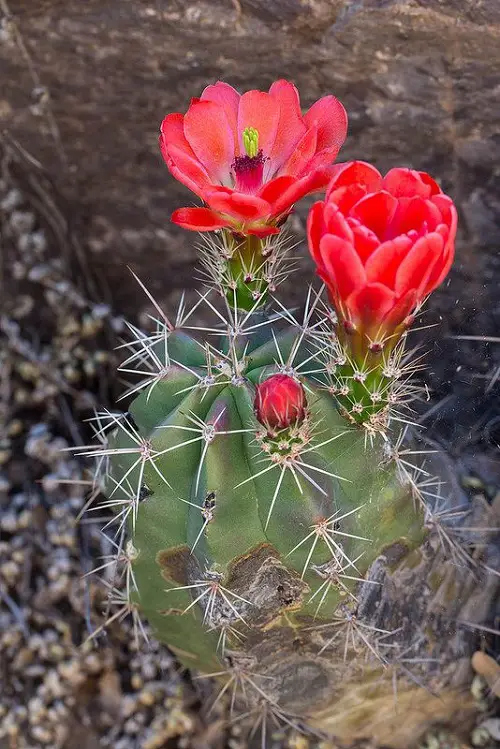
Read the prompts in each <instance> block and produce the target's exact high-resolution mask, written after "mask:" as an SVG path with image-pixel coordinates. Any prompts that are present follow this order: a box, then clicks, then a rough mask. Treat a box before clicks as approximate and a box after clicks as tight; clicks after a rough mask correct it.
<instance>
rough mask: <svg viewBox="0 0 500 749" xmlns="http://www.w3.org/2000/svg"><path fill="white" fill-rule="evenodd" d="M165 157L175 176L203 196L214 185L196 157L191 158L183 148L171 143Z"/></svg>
mask: <svg viewBox="0 0 500 749" xmlns="http://www.w3.org/2000/svg"><path fill="white" fill-rule="evenodd" d="M160 137H161V136H160ZM164 158H165V161H166V162H167V166H168V168H169V169H170V171H171V173H172V174H173V176H174V177H175V178H176V179H178V180H179V182H182V184H183V185H186V187H189V189H190V190H192V191H193V192H194V193H196V195H199V196H200V198H203V195H204V193H205V191H206V190H207V188H210V187H211V186H212V182H211V181H210V178H209V176H208V174H207V173H206V171H205V169H204V167H203V166H202V165H201V164H200V162H199V161H198V160H197V159H196V157H195V156H193V157H192V158H191V156H188V154H187V153H186V152H185V151H184V150H183V149H181V148H177V146H174V145H170V146H169V148H168V149H166V150H165V153H164Z"/></svg>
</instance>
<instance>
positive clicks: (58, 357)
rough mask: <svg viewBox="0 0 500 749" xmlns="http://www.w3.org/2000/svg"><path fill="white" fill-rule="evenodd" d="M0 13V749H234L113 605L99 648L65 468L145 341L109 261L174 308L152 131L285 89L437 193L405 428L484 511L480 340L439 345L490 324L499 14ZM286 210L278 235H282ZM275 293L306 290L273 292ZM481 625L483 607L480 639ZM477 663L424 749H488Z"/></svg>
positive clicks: (468, 9) (177, 282) (120, 275)
mask: <svg viewBox="0 0 500 749" xmlns="http://www.w3.org/2000/svg"><path fill="white" fill-rule="evenodd" d="M2 15H3V18H2V25H1V27H0V71H1V75H2V83H3V86H2V91H1V94H0V121H1V123H0V129H1V131H2V133H3V134H2V141H1V145H0V151H1V174H0V217H1V234H0V242H1V247H0V250H1V256H0V257H1V262H0V336H1V343H0V437H1V442H0V511H1V515H0V749H41V748H42V747H47V746H50V747H54V749H63V748H64V749H70V747H71V748H72V747H75V746H76V747H78V748H80V747H82V749H97V747H98V746H103V747H106V746H107V747H110V748H111V747H112V748H113V749H155V748H156V749H160V748H162V747H174V746H180V747H193V749H204V748H205V747H209V746H213V747H224V746H228V747H229V746H232V747H236V746H238V745H241V746H246V745H247V744H245V741H244V740H241V739H240V738H239V737H238V731H239V730H240V729H239V726H238V725H235V726H233V727H232V728H230V729H228V728H227V727H226V726H225V725H224V723H223V721H222V717H224V716H222V715H220V714H219V711H218V709H217V710H215V711H213V712H212V713H211V714H210V715H209V716H207V707H206V706H207V705H209V704H210V698H211V690H210V687H209V686H208V685H206V684H205V682H193V681H190V680H189V679H188V677H186V675H185V674H183V673H182V672H180V670H179V667H178V665H177V664H176V663H175V661H174V660H173V659H172V657H171V655H170V654H169V653H168V651H167V650H166V649H165V648H162V647H160V646H158V645H157V644H156V643H154V642H150V644H149V646H146V647H144V646H141V647H138V646H137V645H136V636H135V635H136V633H135V632H134V622H133V621H130V617H124V618H123V619H122V616H121V614H120V613H119V612H120V599H119V592H117V591H114V596H113V597H114V599H115V604H116V605H115V607H114V608H113V610H112V613H117V614H118V615H117V617H116V619H115V620H114V622H113V623H112V626H111V627H110V628H109V630H108V633H107V634H105V633H104V632H101V631H100V630H99V628H100V627H101V625H102V624H103V622H104V619H105V617H106V611H107V606H108V603H107V599H108V593H109V588H110V587H111V588H113V589H114V588H116V587H117V584H116V581H115V580H114V579H113V575H112V573H111V572H110V569H109V568H108V569H106V570H104V582H99V581H98V579H97V576H95V575H90V576H87V577H83V578H82V574H86V573H88V572H90V571H91V570H92V569H93V568H95V567H98V566H100V565H101V564H103V563H105V561H106V559H105V560H104V561H102V560H101V561H100V558H101V557H106V555H109V554H111V553H112V550H113V547H112V543H111V542H110V541H109V539H107V538H106V537H105V536H103V535H102V534H101V533H100V532H99V528H100V527H101V526H102V522H99V519H98V518H95V519H94V517H93V516H92V515H88V516H87V519H86V520H85V521H84V522H80V523H78V522H77V518H78V517H79V515H80V513H81V511H82V509H83V506H84V504H85V497H86V492H87V490H88V488H89V483H88V482H89V481H90V477H89V475H88V473H87V471H86V468H85V466H84V465H83V464H82V463H81V462H77V461H75V460H74V459H73V457H72V456H71V453H70V452H61V449H65V448H66V447H68V446H70V445H74V444H82V443H85V442H86V441H88V439H89V434H90V430H89V429H88V428H87V427H88V425H86V424H85V422H84V420H85V419H86V418H88V417H89V416H90V415H91V413H92V409H93V408H94V407H99V406H101V405H103V404H104V405H108V406H110V405H111V404H112V403H113V402H114V401H115V399H116V397H117V395H118V394H119V393H120V391H121V390H122V383H120V382H119V380H118V378H117V377H116V375H115V366H116V362H117V357H116V356H115V354H114V353H112V352H113V348H114V346H116V344H117V343H119V342H120V340H121V337H122V336H123V335H124V323H123V315H127V316H128V317H130V318H131V319H133V320H134V321H136V322H137V321H138V322H139V323H144V322H145V321H146V318H145V313H146V312H148V311H150V308H149V307H148V305H147V304H146V303H145V299H144V297H143V296H142V295H141V294H140V293H138V290H137V287H136V286H135V282H134V281H133V280H132V277H131V276H130V274H129V273H128V271H127V270H126V265H127V264H130V265H131V266H132V267H133V268H134V270H135V271H137V272H138V273H139V275H140V276H141V278H142V279H143V280H144V281H145V282H146V283H147V284H148V286H149V287H150V288H151V290H152V291H153V292H154V294H155V295H156V296H157V297H158V298H159V300H160V301H161V303H162V304H163V305H164V307H165V309H166V311H167V312H171V311H173V309H174V308H175V305H176V303H177V301H178V299H179V296H180V290H181V289H182V288H184V287H187V288H188V298H190V297H192V298H194V286H195V283H196V282H195V280H194V276H193V264H194V260H195V251H194V250H193V248H192V242H191V241H190V240H192V237H190V236H187V235H186V234H183V233H181V232H180V231H176V230H175V229H174V228H173V227H171V226H169V224H168V220H167V218H168V214H169V211H171V210H172V209H173V208H174V207H177V206H178V205H182V204H186V205H187V204H189V203H190V202H191V200H192V199H191V196H189V194H188V193H187V192H186V191H184V189H183V188H182V187H181V186H179V185H176V184H175V183H174V181H173V180H172V179H171V178H169V175H168V173H167V171H166V168H165V167H164V165H163V164H161V162H160V159H159V157H158V154H157V146H156V130H157V125H158V123H159V121H160V120H161V118H162V116H163V114H164V113H165V112H166V111H173V110H180V109H183V108H184V107H185V106H186V103H187V101H188V99H189V97H190V96H192V95H196V94H197V93H198V92H199V91H200V90H201V89H202V88H203V86H204V85H206V83H207V82H208V81H210V80H214V79H217V78H222V79H225V80H228V81H230V82H231V83H233V84H235V85H236V86H239V87H240V88H242V89H243V88H247V87H265V86H267V85H269V83H270V82H271V80H272V79H273V78H275V77H279V76H284V77H289V78H292V79H294V80H295V82H296V83H297V84H298V85H299V88H300V89H301V91H303V98H304V101H305V103H306V104H307V103H309V102H311V101H313V100H314V99H315V98H317V97H318V96H320V95H323V94H324V93H328V92H334V93H336V94H337V95H338V96H339V97H340V98H342V99H343V101H344V102H345V104H346V106H347V108H348V110H349V113H350V121H351V125H350V132H351V138H350V141H349V144H348V146H347V147H346V148H345V150H344V157H345V158H353V157H357V158H364V159H368V160H373V161H374V162H375V163H376V164H377V165H378V166H379V167H380V168H382V169H384V168H387V167H390V166H393V165H396V164H410V165H412V166H415V167H417V168H424V169H428V170H429V171H432V172H433V173H434V174H435V175H437V176H438V177H439V178H440V179H441V180H442V182H443V185H444V187H445V188H446V189H448V190H450V192H451V193H452V194H453V196H454V197H455V199H456V200H457V203H458V206H459V210H460V213H461V235H460V240H459V245H458V258H457V263H456V265H455V268H454V271H453V273H452V275H451V279H450V282H449V284H448V285H447V286H446V287H445V288H443V289H442V290H440V291H438V292H437V293H436V294H435V295H434V297H433V299H432V302H431V306H430V309H429V312H428V313H427V315H426V317H425V319H424V320H423V324H434V323H439V324H440V328H439V334H436V329H433V330H430V331H428V332H425V331H423V332H421V333H420V340H421V341H422V342H423V343H424V348H426V349H427V350H429V354H428V362H429V370H428V372H427V373H426V380H427V382H428V384H429V387H430V394H429V398H430V400H429V402H428V403H424V404H422V409H421V412H420V414H419V417H418V418H419V420H420V421H421V422H422V425H423V426H425V427H426V428H427V432H428V435H429V439H430V440H434V441H435V442H436V443H437V444H438V445H439V446H442V445H444V446H445V447H446V451H447V456H448V458H447V460H448V461H449V463H448V465H449V466H451V468H449V469H447V470H448V473H449V474H451V475H452V476H453V481H454V484H453V485H454V491H456V492H457V493H463V497H464V501H468V500H470V499H471V498H473V497H476V498H478V497H479V498H482V500H483V501H485V502H487V503H488V504H490V505H492V506H493V505H494V504H495V502H496V503H497V506H498V501H499V499H498V497H499V492H500V469H499V463H498V444H499V442H500V405H499V402H500V399H499V397H498V394H499V391H498V387H499V383H498V381H497V382H496V383H495V382H494V377H495V375H496V374H497V373H498V372H500V369H499V367H500V345H499V346H496V345H495V344H494V343H488V342H487V341H485V340H482V341H457V340H456V339H455V338H454V337H453V336H456V335H470V336H486V337H488V336H495V335H496V336H498V330H499V329H500V303H499V300H498V280H499V278H500V269H499V265H500V260H499V255H498V244H499V240H500V232H499V229H498V225H499V222H500V197H499V196H500V186H499V183H498V174H499V163H500V139H499V138H500V134H499V131H498V121H499V119H500V111H499V104H498V101H499V98H498V91H499V88H500V73H499V70H500V44H499V41H500V6H499V4H498V2H497V0H469V1H468V2H466V3H464V2H461V0H425V1H424V0H364V1H363V0H356V1H351V2H344V1H341V0H302V1H300V2H299V0H266V2H261V0H211V1H210V2H202V1H201V0H193V2H184V1H182V2H181V1H179V2H177V0H151V2H144V1H143V0H136V1H134V2H123V1H120V0H107V2H105V3H103V2H101V1H100V0H88V2H85V3H81V2H78V1H77V0H22V1H21V0H8V2H7V0H0V16H2ZM42 164H43V167H42ZM54 184H56V185H57V189H55V187H54ZM306 208H307V206H306V205H305V206H304V207H303V208H301V210H300V211H299V212H298V214H297V215H296V216H295V217H294V224H293V226H294V229H295V230H296V231H297V232H298V234H299V236H300V233H301V232H302V231H303V221H304V215H305V210H306ZM302 254H303V255H305V253H304V252H302ZM304 265H305V268H306V269H307V263H304ZM159 269H163V270H159ZM284 296H285V297H286V299H287V300H288V301H291V302H293V301H294V300H295V299H297V298H298V297H302V296H303V294H302V291H301V290H294V289H293V288H291V287H290V286H289V287H288V288H286V289H284ZM94 520H95V522H94ZM122 613H123V614H125V613H126V612H125V611H122ZM499 623H500V610H497V611H496V613H495V611H492V616H491V622H490V624H491V629H492V630H497V629H498V627H499ZM92 634H93V635H94V638H93V639H91V640H89V641H87V638H88V637H89V636H91V635H92ZM139 635H141V632H139ZM86 641H87V642H86ZM477 646H478V647H480V648H481V649H483V650H484V651H485V653H484V655H485V656H486V657H489V658H490V660H487V661H485V660H484V658H483V660H482V661H481V658H480V660H479V662H478V661H477V659H476V667H477V670H478V672H479V673H480V674H481V677H480V678H482V679H483V681H482V682H480V681H476V682H475V688H476V689H479V691H478V707H479V708H480V709H479V710H478V717H477V721H476V724H477V725H476V726H475V727H473V731H474V730H476V733H475V734H474V733H472V734H471V735H470V736H469V738H468V739H467V743H466V744H465V745H464V743H463V741H460V742H459V741H458V739H457V740H455V739H453V737H452V736H451V735H449V734H445V733H443V734H442V735H441V736H440V735H439V733H438V732H436V733H435V734H434V735H433V736H430V737H429V739H428V742H427V746H426V749H445V748H446V749H456V748H457V747H463V746H472V739H473V738H475V740H477V741H479V740H482V739H480V734H479V733H478V732H477V729H478V728H479V727H481V726H482V728H483V729H484V724H485V723H486V721H490V722H489V723H488V724H487V726H489V728H488V727H487V729H486V732H487V733H488V734H489V738H488V737H486V739H485V743H484V744H474V745H478V746H479V745H484V746H487V747H488V749H490V747H493V746H494V745H495V741H494V739H492V738H491V737H492V736H494V735H495V731H496V732H497V735H498V736H500V734H499V731H500V729H499V727H498V723H491V721H492V720H493V721H494V720H496V719H495V717H494V710H495V703H494V698H493V697H492V696H491V688H493V690H495V689H496V688H497V687H495V686H494V685H495V684H496V683H497V682H496V679H497V678H498V665H497V664H496V661H495V660H494V657H496V654H497V653H498V651H499V638H498V637H495V635H494V634H493V633H487V632H483V637H480V636H479V633H478V641H477ZM495 669H497V670H495ZM485 684H489V685H490V692H489V694H490V697H488V698H487V699H485V698H484V689H483V687H484V686H485ZM481 685H482V686H481ZM497 696H499V695H498V693H497ZM221 710H222V707H221ZM278 733H279V732H278ZM482 735H483V737H484V736H485V735H486V734H485V731H484V730H483V733H482ZM478 737H479V738H478ZM257 740H258V741H260V739H257ZM499 740H500V738H499ZM273 741H274V740H273ZM287 741H288V746H289V747H290V748H291V747H295V749H303V747H305V746H306V744H304V743H301V741H302V740H301V739H298V738H297V739H293V738H290V739H287ZM259 745H260V744H258V746H259ZM274 745H275V746H276V747H280V746H284V745H285V740H284V739H283V740H282V739H280V738H279V736H277V737H276V740H275V741H274Z"/></svg>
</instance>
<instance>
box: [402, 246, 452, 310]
mask: <svg viewBox="0 0 500 749" xmlns="http://www.w3.org/2000/svg"><path fill="white" fill-rule="evenodd" d="M443 245H444V242H443V237H442V236H441V234H437V233H436V232H433V233H432V234H427V235H426V236H425V237H422V238H421V239H419V240H417V241H416V242H415V244H414V245H413V247H412V248H411V250H410V252H409V253H408V254H407V256H406V257H405V259H404V260H403V262H402V263H401V265H400V266H399V269H398V272H397V273H396V283H395V289H396V293H397V294H398V296H402V295H403V294H405V293H406V292H407V291H409V290H410V289H415V290H416V292H417V301H420V300H421V299H422V298H423V297H424V296H425V294H426V288H427V281H428V279H429V278H430V276H431V273H432V272H433V270H434V267H435V265H436V263H438V264H439V269H440V270H441V263H440V262H439V261H440V260H441V262H442V257H443Z"/></svg>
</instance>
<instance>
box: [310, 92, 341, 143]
mask: <svg viewBox="0 0 500 749" xmlns="http://www.w3.org/2000/svg"><path fill="white" fill-rule="evenodd" d="M304 122H305V123H306V125H307V127H308V128H309V127H312V126H313V125H317V127H318V146H317V148H318V151H324V150H325V149H326V148H332V147H335V148H336V149H337V151H338V150H339V149H340V147H341V145H342V143H343V142H344V141H345V138H346V135H347V112H346V111H345V109H344V107H343V106H342V104H341V103H340V101H339V100H338V99H337V98H335V96H324V97H323V98H322V99H318V101H316V102H315V103H314V104H313V105H312V107H311V108H310V109H309V111H308V112H306V114H305V115H304Z"/></svg>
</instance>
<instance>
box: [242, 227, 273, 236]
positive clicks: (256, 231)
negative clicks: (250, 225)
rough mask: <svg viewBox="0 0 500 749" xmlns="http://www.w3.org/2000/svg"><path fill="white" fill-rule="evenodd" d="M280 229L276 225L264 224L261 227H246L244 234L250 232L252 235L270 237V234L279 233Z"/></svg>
mask: <svg viewBox="0 0 500 749" xmlns="http://www.w3.org/2000/svg"><path fill="white" fill-rule="evenodd" d="M279 233H280V230H279V229H278V228H277V227H276V226H264V227H263V228H262V229H258V228H254V229H246V230H245V234H252V235H253V236H254V237H261V238H264V237H270V236H271V235H272V234H279Z"/></svg>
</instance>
